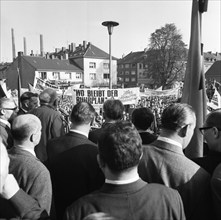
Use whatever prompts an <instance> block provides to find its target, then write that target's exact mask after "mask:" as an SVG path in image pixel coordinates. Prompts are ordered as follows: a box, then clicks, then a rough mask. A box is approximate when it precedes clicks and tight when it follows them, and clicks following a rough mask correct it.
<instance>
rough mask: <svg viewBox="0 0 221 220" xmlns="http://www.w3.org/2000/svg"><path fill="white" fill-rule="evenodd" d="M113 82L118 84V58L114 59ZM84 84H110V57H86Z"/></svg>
mask: <svg viewBox="0 0 221 220" xmlns="http://www.w3.org/2000/svg"><path fill="white" fill-rule="evenodd" d="M112 84H113V85H116V84H117V61H116V60H112ZM84 85H85V86H89V87H93V86H94V87H96V86H101V85H103V86H105V85H106V86H109V59H91V58H84Z"/></svg>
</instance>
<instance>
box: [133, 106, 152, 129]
mask: <svg viewBox="0 0 221 220" xmlns="http://www.w3.org/2000/svg"><path fill="white" fill-rule="evenodd" d="M153 121H154V114H153V112H152V111H151V110H150V109H149V108H144V107H142V108H136V109H134V110H133V112H132V123H133V124H134V125H135V127H136V128H137V129H138V130H139V129H140V130H147V129H148V128H150V126H151V124H152V123H153Z"/></svg>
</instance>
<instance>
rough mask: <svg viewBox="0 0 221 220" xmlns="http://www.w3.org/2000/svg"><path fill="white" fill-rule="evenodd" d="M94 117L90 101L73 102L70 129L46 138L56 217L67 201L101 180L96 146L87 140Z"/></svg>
mask: <svg viewBox="0 0 221 220" xmlns="http://www.w3.org/2000/svg"><path fill="white" fill-rule="evenodd" d="M94 117H95V110H94V108H93V106H92V105H91V104H89V103H87V102H80V103H78V104H76V105H75V106H74V107H73V109H72V112H71V115H70V120H71V123H72V124H71V129H70V132H69V133H68V134H66V135H64V136H61V137H59V138H55V139H52V140H50V141H49V142H48V145H47V150H48V157H49V161H48V164H49V170H50V172H51V178H52V184H53V190H54V191H53V193H54V198H55V207H56V212H57V218H58V219H62V217H63V214H64V211H65V208H66V207H67V206H68V205H70V204H71V203H72V202H73V201H75V200H76V199H78V198H79V197H81V196H83V195H85V194H87V193H90V192H92V191H94V190H95V189H98V188H99V187H100V186H101V185H102V184H103V182H104V176H103V173H102V172H101V170H100V168H99V166H98V164H97V160H96V157H97V154H98V149H97V146H96V145H95V144H94V143H93V142H91V141H90V140H88V133H89V130H90V127H91V124H92V122H93V120H94Z"/></svg>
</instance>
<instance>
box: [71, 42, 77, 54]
mask: <svg viewBox="0 0 221 220" xmlns="http://www.w3.org/2000/svg"><path fill="white" fill-rule="evenodd" d="M75 49H76V44H75V43H71V52H74V51H75Z"/></svg>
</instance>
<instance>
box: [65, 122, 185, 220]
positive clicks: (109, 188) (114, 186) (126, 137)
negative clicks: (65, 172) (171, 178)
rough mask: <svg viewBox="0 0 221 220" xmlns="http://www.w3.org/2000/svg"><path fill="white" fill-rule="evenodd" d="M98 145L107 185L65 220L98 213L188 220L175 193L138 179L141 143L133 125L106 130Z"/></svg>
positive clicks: (124, 217)
mask: <svg viewBox="0 0 221 220" xmlns="http://www.w3.org/2000/svg"><path fill="white" fill-rule="evenodd" d="M98 146H99V155H98V158H97V160H98V163H99V166H100V167H101V169H102V171H103V172H104V175H105V177H106V180H105V183H104V185H103V186H102V188H101V189H100V190H98V191H95V192H93V193H91V194H89V195H86V196H84V197H82V198H80V199H79V200H77V201H76V202H74V203H73V204H72V205H71V206H69V207H68V208H67V210H66V213H65V216H64V220H81V219H84V217H86V216H88V215H89V214H91V213H97V212H102V213H107V214H108V215H109V216H111V217H113V218H110V219H122V220H134V219H136V220H143V219H151V220H152V219H153V220H154V219H156V220H157V219H171V220H176V219H177V220H178V219H179V220H181V219H185V214H184V209H183V204H182V200H181V197H180V195H179V193H178V192H177V191H176V190H173V189H170V188H168V187H165V186H163V185H160V184H148V183H146V182H144V181H142V180H141V179H140V178H139V175H138V172H137V167H138V163H139V160H140V158H141V156H142V142H141V138H140V136H139V134H138V132H137V130H136V128H135V127H134V126H133V124H132V123H130V122H127V121H119V122H116V123H113V124H111V125H109V126H107V127H106V128H104V130H103V132H102V135H101V137H100V139H99V142H98ZM108 219H109V217H108Z"/></svg>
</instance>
